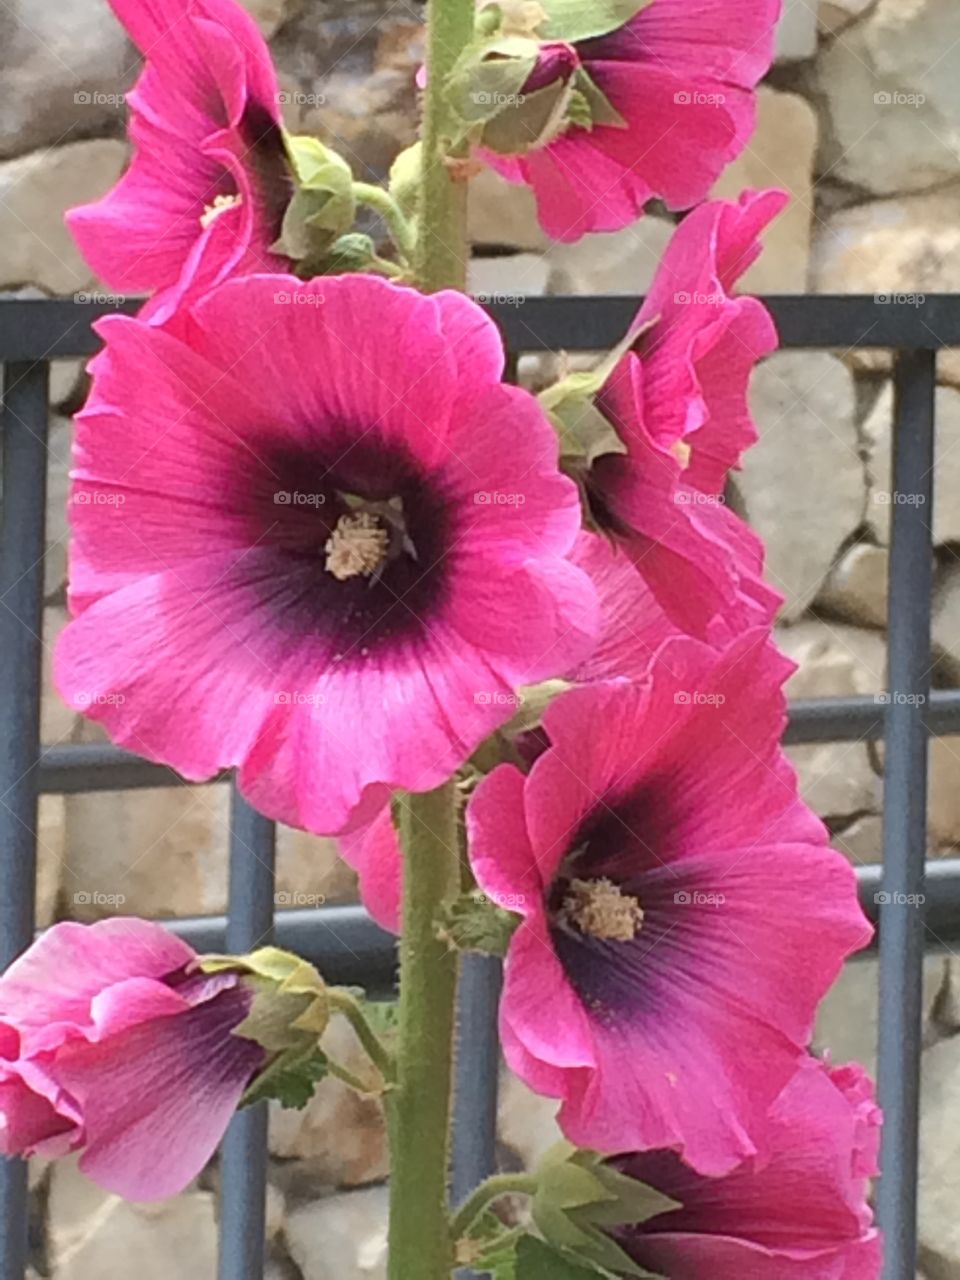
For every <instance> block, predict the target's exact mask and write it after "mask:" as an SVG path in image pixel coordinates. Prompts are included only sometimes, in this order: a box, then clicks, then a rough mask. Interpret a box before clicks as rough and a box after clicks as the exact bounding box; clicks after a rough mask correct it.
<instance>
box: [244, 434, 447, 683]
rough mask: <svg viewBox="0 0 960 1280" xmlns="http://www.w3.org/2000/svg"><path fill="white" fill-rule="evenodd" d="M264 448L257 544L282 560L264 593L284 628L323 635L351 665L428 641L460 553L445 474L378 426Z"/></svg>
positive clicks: (253, 508)
mask: <svg viewBox="0 0 960 1280" xmlns="http://www.w3.org/2000/svg"><path fill="white" fill-rule="evenodd" d="M253 449H254V452H255V454H256V456H257V457H258V459H260V460H261V462H262V463H263V466H264V470H265V473H266V474H265V475H264V477H263V489H264V490H266V489H268V488H269V492H268V493H265V492H263V491H261V492H258V493H257V494H254V495H251V496H250V497H249V498H248V499H247V500H246V501H245V509H246V510H248V511H249V513H250V526H251V527H250V546H251V547H253V548H258V549H263V548H265V549H269V550H270V551H272V552H274V553H275V556H276V569H277V573H276V575H274V576H272V577H271V578H270V579H269V580H265V581H264V582H263V584H262V588H261V589H262V591H263V594H264V599H265V601H267V602H268V604H269V607H270V609H271V612H272V613H273V616H274V618H275V620H276V624H277V626H278V627H280V628H282V629H283V630H285V631H287V630H288V631H289V632H290V634H291V637H297V638H298V639H299V638H301V637H302V636H304V635H310V634H313V635H314V636H316V637H317V638H318V639H321V640H323V641H325V642H327V644H328V645H329V646H330V647H331V649H332V653H333V656H334V658H336V659H337V660H342V661H350V660H359V659H361V658H366V657H368V656H369V655H370V654H371V653H374V652H376V651H378V650H380V649H382V648H383V647H385V646H386V647H390V646H394V645H397V644H403V643H407V642H413V641H416V640H418V639H421V638H423V637H425V636H426V635H427V633H428V632H429V628H430V625H431V622H432V621H433V620H435V618H436V616H437V612H438V610H439V608H440V607H441V606H442V603H443V601H444V599H445V597H446V594H447V590H448V587H449V582H450V574H451V560H452V552H453V550H454V537H453V530H454V515H453V504H452V502H450V501H448V500H446V499H445V497H444V494H443V493H442V490H441V486H440V484H439V482H438V481H437V479H436V478H435V477H433V476H429V477H428V476H427V475H425V474H424V473H423V471H422V469H421V468H420V467H419V466H418V465H417V464H416V463H415V462H414V460H413V459H412V458H411V457H410V456H409V455H408V454H407V453H406V452H405V451H404V450H403V449H402V448H400V447H398V446H396V445H393V444H387V443H385V442H384V441H383V440H382V439H381V438H380V437H379V435H378V434H377V432H376V431H375V430H372V431H369V432H362V431H359V430H356V431H351V430H349V429H346V428H343V429H341V430H339V431H336V432H333V433H330V432H329V431H328V430H327V431H325V432H324V438H323V440H322V442H321V443H320V444H318V446H317V447H316V448H315V449H304V450H302V451H301V450H298V449H292V448H291V449H288V450H285V451H279V452H278V451H277V450H276V449H275V448H274V449H273V450H272V451H271V450H269V448H268V449H262V448H260V447H258V446H257V445H256V444H254V445H253ZM268 504H269V505H268Z"/></svg>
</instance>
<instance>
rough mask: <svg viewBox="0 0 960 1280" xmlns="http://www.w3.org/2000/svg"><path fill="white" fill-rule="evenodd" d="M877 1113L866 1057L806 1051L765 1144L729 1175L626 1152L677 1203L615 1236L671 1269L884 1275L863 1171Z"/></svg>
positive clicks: (869, 1164) (637, 1171)
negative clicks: (862, 1061)
mask: <svg viewBox="0 0 960 1280" xmlns="http://www.w3.org/2000/svg"><path fill="white" fill-rule="evenodd" d="M879 1125H880V1110H879V1108H878V1107H877V1106H876V1104H875V1102H874V1101H873V1086H872V1084H871V1082H870V1080H869V1078H868V1077H867V1076H866V1074H865V1073H864V1071H863V1069H862V1068H861V1067H859V1066H856V1065H851V1066H847V1067H839V1068H834V1069H829V1068H827V1067H825V1066H824V1065H823V1064H822V1063H820V1062H818V1061H817V1060H816V1059H813V1058H811V1059H808V1060H807V1061H806V1062H805V1063H804V1065H803V1067H802V1068H801V1070H799V1071H798V1072H797V1074H796V1075H795V1076H794V1078H793V1079H792V1080H791V1081H790V1083H789V1084H788V1085H787V1087H786V1088H785V1089H784V1091H783V1093H781V1095H780V1096H779V1098H777V1100H776V1102H775V1103H774V1104H773V1107H772V1108H771V1111H770V1115H769V1117H768V1120H767V1122H766V1125H765V1127H764V1134H763V1142H762V1151H761V1155H760V1156H759V1157H757V1158H756V1159H751V1160H748V1161H746V1162H745V1163H744V1164H742V1165H740V1166H739V1167H738V1168H736V1169H734V1170H733V1172H731V1173H729V1174H727V1176H726V1177H724V1178H704V1177H700V1176H698V1175H697V1174H696V1173H694V1172H693V1171H692V1170H691V1169H688V1168H686V1167H685V1166H684V1165H683V1164H682V1163H681V1162H680V1160H679V1159H678V1158H677V1157H676V1156H675V1155H673V1154H672V1153H671V1152H667V1151H651V1152H648V1153H646V1154H642V1153H641V1154H638V1155H632V1156H627V1157H624V1158H622V1159H620V1160H618V1161H617V1165H618V1167H619V1168H620V1169H621V1170H622V1171H624V1172H626V1173H629V1174H631V1175H633V1176H634V1177H636V1178H638V1179H640V1180H641V1181H643V1182H645V1183H647V1184H648V1185H649V1186H653V1187H656V1188H657V1189H658V1190H660V1191H662V1192H664V1194H666V1195H668V1196H670V1197H671V1198H672V1199H674V1200H677V1201H679V1202H680V1205H681V1207H680V1208H679V1209H674V1210H672V1211H671V1212H669V1213H663V1214H660V1215H658V1216H657V1217H655V1218H651V1219H649V1220H648V1221H646V1222H643V1223H640V1224H639V1225H637V1226H635V1227H629V1228H624V1229H622V1230H621V1231H619V1232H618V1233H617V1241H618V1243H619V1244H620V1245H621V1246H622V1247H623V1248H624V1249H625V1250H626V1251H627V1253H628V1254H629V1255H630V1256H631V1257H632V1258H634V1260H635V1261H636V1262H638V1263H639V1264H640V1265H641V1266H642V1267H644V1268H645V1269H646V1268H650V1269H651V1270H652V1271H655V1272H656V1273H657V1274H658V1275H661V1274H662V1275H669V1276H670V1277H671V1280H701V1278H702V1277H703V1276H706V1275H709V1276H710V1277H711V1280H745V1278H746V1277H749V1278H750V1280H877V1277H879V1275H880V1270H881V1265H882V1248H881V1241H880V1237H879V1235H878V1233H877V1231H876V1229H875V1228H874V1226H873V1215H872V1213H871V1211H870V1208H869V1205H868V1204H867V1189H868V1188H867V1179H868V1178H870V1177H872V1176H873V1175H874V1174H876V1173H877V1172H878V1170H877V1163H876V1154H877V1146H878V1142H879V1133H880V1130H879Z"/></svg>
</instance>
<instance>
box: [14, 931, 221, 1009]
mask: <svg viewBox="0 0 960 1280" xmlns="http://www.w3.org/2000/svg"><path fill="white" fill-rule="evenodd" d="M195 958H196V953H195V952H194V951H193V950H192V949H191V948H190V947H188V946H187V944H186V943H185V942H181V941H180V940H179V938H176V937H174V935H173V934H172V933H170V932H169V930H167V929H164V928H162V927H161V926H160V925H158V924H152V923H150V922H149V921H147V920H138V919H135V918H125V917H116V918H114V919H112V920H99V921H97V922H96V923H95V924H90V925H83V924H74V923H71V922H64V923H61V924H55V925H53V926H52V927H51V928H50V929H48V930H47V931H46V932H45V933H43V934H41V936H40V937H39V938H38V939H37V941H36V942H35V943H34V944H33V946H32V947H30V949H29V950H28V951H26V952H25V953H24V954H23V955H22V956H21V957H20V958H19V959H18V960H15V961H14V962H13V964H12V965H11V966H10V968H9V969H7V971H6V972H5V973H4V974H3V976H2V977H0V1016H2V1017H5V1018H10V1019H12V1020H13V1021H14V1022H15V1023H16V1024H17V1025H19V1026H21V1027H34V1028H42V1027H45V1026H46V1025H47V1024H49V1023H68V1024H73V1025H74V1026H76V1027H78V1028H83V1027H88V1026H90V1025H91V1022H92V1015H91V1004H92V1002H93V1001H94V999H95V998H96V997H97V996H98V995H99V994H100V993H101V992H102V991H104V990H105V989H107V988H109V987H111V986H113V985H114V984H116V983H122V982H123V981H124V979H128V978H129V979H137V980H142V979H151V978H153V979H161V978H165V977H167V976H169V975H170V974H172V973H176V972H177V971H178V970H181V969H183V968H184V967H186V966H187V965H189V964H191V963H192V962H193V960H194V959H195Z"/></svg>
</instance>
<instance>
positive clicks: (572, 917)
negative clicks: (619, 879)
mask: <svg viewBox="0 0 960 1280" xmlns="http://www.w3.org/2000/svg"><path fill="white" fill-rule="evenodd" d="M561 912H562V915H563V917H564V918H565V919H566V920H568V921H569V922H570V923H571V924H573V925H576V927H577V928H578V929H579V930H580V932H581V933H586V934H589V935H590V937H592V938H603V939H605V940H609V941H611V942H632V941H633V939H634V938H635V937H636V936H637V934H638V933H639V932H640V927H641V925H642V924H643V909H642V908H641V906H640V903H639V902H638V901H637V900H636V898H633V897H631V896H630V894H629V893H624V892H623V890H622V889H621V888H620V887H619V885H615V884H614V883H613V881H612V880H607V879H606V878H605V877H603V878H601V879H599V880H571V881H570V887H569V890H568V892H567V896H566V897H565V898H564V900H563V907H562V909H561Z"/></svg>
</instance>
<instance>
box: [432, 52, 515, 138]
mask: <svg viewBox="0 0 960 1280" xmlns="http://www.w3.org/2000/svg"><path fill="white" fill-rule="evenodd" d="M537 52H538V44H537V41H536V40H530V39H524V38H523V37H521V36H505V37H503V38H500V39H497V40H488V41H484V42H483V43H474V44H470V45H468V46H467V48H466V49H464V51H463V53H461V55H460V57H459V58H458V59H457V61H456V63H455V65H454V67H453V70H452V71H451V72H450V75H449V76H448V78H447V83H446V89H445V93H444V96H445V97H446V99H447V102H448V103H449V104H450V106H451V108H452V109H453V110H454V111H455V112H456V114H457V116H458V118H459V119H460V120H462V121H463V123H464V124H465V125H467V126H473V125H484V124H487V123H488V122H489V121H491V120H493V119H494V118H495V117H496V116H498V115H500V114H501V113H502V112H504V111H508V110H509V111H515V110H516V109H517V103H518V100H520V101H522V100H523V93H522V90H523V86H524V85H525V84H526V82H527V78H528V77H529V75H530V72H531V71H532V70H533V68H534V67H535V66H536V65H537Z"/></svg>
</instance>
